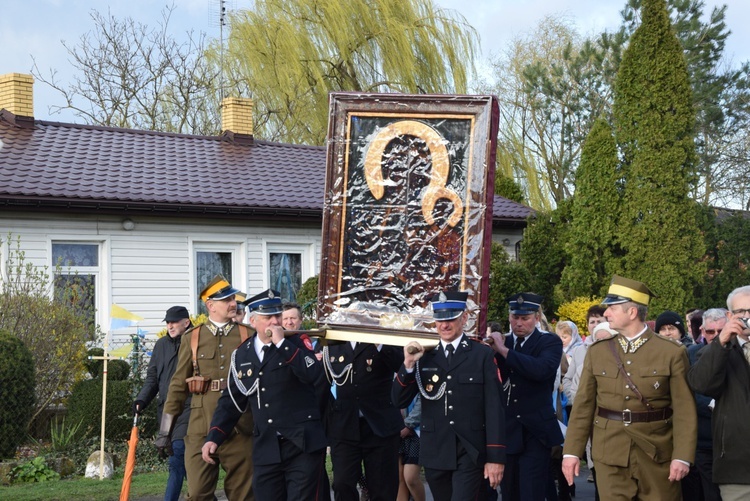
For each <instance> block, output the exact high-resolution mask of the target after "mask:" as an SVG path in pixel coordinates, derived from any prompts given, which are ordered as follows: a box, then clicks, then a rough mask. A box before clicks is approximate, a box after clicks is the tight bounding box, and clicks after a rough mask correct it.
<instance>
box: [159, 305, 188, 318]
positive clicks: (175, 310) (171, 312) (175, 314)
mask: <svg viewBox="0 0 750 501" xmlns="http://www.w3.org/2000/svg"><path fill="white" fill-rule="evenodd" d="M185 318H190V314H189V313H188V311H187V308H185V307H184V306H172V307H171V308H169V309H168V310H167V313H166V314H165V315H164V320H163V321H164V322H177V321H180V320H183V319H185Z"/></svg>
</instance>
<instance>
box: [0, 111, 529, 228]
mask: <svg viewBox="0 0 750 501" xmlns="http://www.w3.org/2000/svg"><path fill="white" fill-rule="evenodd" d="M15 118H16V117H14V116H13V115H12V114H10V113H8V112H7V111H5V110H4V111H2V114H0V180H1V181H0V205H4V206H6V207H15V208H18V209H23V208H26V209H34V208H36V209H46V210H49V209H57V210H84V209H97V210H100V211H102V212H116V213H118V214H121V213H122V212H123V211H128V212H140V213H143V212H152V213H154V214H160V215H168V214H175V215H177V214H182V215H201V214H202V215H211V216H215V217H231V216H233V215H234V216H243V217H247V216H251V215H256V216H269V215H276V216H281V217H294V218H297V219H299V218H301V219H306V220H319V219H320V218H321V217H322V208H323V192H324V185H325V164H326V152H325V149H324V148H323V147H317V146H300V145H292V144H282V143H273V142H267V141H258V140H255V141H240V140H238V141H233V140H232V137H231V135H227V136H191V135H186V134H171V133H164V132H153V131H140V130H132V129H117V128H112V127H99V126H87V125H75V124H64V123H56V122H47V121H41V120H35V121H34V122H33V126H32V124H31V123H26V124H25V125H24V123H22V122H18V123H16V120H15ZM246 138H247V137H246ZM494 203H495V207H494V210H493V216H494V220H495V224H498V223H500V224H501V225H502V224H503V223H505V224H514V223H515V224H518V223H520V222H522V221H523V220H525V219H526V217H527V216H529V215H530V214H532V213H533V210H532V209H530V208H529V207H526V206H524V205H521V204H517V203H515V202H511V201H510V200H507V199H504V198H502V197H497V196H496V197H495V202H494ZM501 221H502V222H501Z"/></svg>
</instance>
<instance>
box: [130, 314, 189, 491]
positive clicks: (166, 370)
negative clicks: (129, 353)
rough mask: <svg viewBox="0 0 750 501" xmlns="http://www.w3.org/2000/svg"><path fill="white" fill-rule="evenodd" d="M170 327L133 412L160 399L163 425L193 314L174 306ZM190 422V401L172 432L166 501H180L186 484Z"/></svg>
mask: <svg viewBox="0 0 750 501" xmlns="http://www.w3.org/2000/svg"><path fill="white" fill-rule="evenodd" d="M164 321H165V322H166V323H167V334H166V335H165V336H163V337H161V338H159V339H158V340H157V341H156V344H154V349H153V351H152V353H151V360H149V362H148V369H147V371H146V381H145V382H144V384H143V388H141V391H140V392H139V393H138V396H137V397H135V401H134V402H133V412H134V413H135V414H140V413H141V412H143V410H144V409H145V408H146V407H148V404H150V403H151V401H152V400H153V399H154V397H156V396H157V395H158V396H159V399H158V401H157V409H156V420H157V422H158V423H161V416H162V411H163V409H164V402H165V401H166V400H167V393H169V381H170V380H171V379H172V375H173V374H174V371H175V368H176V367H177V352H178V351H179V349H180V341H181V340H182V335H183V334H184V333H185V331H186V330H188V328H189V327H191V326H192V323H191V322H190V314H188V311H187V308H185V307H184V306H172V307H171V308H169V309H168V310H167V313H166V314H165V315H164ZM189 419H190V398H188V399H187V400H186V401H185V407H184V409H183V411H182V413H181V414H180V417H179V418H178V419H177V422H176V423H175V425H174V429H173V430H172V452H173V454H172V456H170V457H169V478H167V489H166V491H165V492H164V501H177V500H178V499H179V498H180V491H181V490H182V483H183V482H184V481H185V442H184V440H183V437H185V433H186V432H187V425H188V420H189Z"/></svg>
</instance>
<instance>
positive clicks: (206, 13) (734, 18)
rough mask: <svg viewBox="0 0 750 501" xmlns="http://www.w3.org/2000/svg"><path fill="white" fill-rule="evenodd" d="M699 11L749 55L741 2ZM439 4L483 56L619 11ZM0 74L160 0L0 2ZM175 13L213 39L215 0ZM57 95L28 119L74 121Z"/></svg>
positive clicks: (464, 1) (553, 0)
mask: <svg viewBox="0 0 750 501" xmlns="http://www.w3.org/2000/svg"><path fill="white" fill-rule="evenodd" d="M704 1H705V4H706V6H707V7H706V9H705V12H707V13H708V12H710V9H711V8H712V7H713V6H715V5H723V4H726V5H728V9H727V25H728V26H729V29H730V30H731V31H732V34H731V35H730V37H729V40H728V43H727V49H726V51H725V53H726V55H727V56H730V57H731V59H732V61H733V62H734V65H735V66H736V65H737V64H738V63H739V62H742V61H747V60H750V30H749V29H748V28H747V25H748V21H750V1H749V0H726V1H724V2H721V1H717V0H704ZM436 2H437V4H438V5H440V6H441V7H446V8H450V9H455V10H457V11H459V12H460V13H461V14H463V15H464V16H465V17H466V19H467V20H468V21H469V23H470V24H471V25H472V26H474V27H475V28H476V29H477V31H478V32H479V34H480V36H481V42H482V50H483V55H482V57H483V58H484V59H487V58H488V57H489V56H490V55H491V54H492V53H493V52H495V53H497V52H500V51H501V50H503V48H504V47H505V46H506V45H507V43H508V42H509V40H511V39H512V38H514V37H516V36H518V35H524V34H525V33H528V32H530V31H532V30H533V29H534V27H535V26H536V25H537V24H538V23H539V21H540V20H541V19H542V18H543V17H545V16H547V15H550V14H565V15H566V16H568V17H569V18H570V19H571V20H572V21H573V22H575V24H576V25H577V27H578V29H579V31H580V32H581V33H582V34H583V35H589V34H593V33H598V32H601V31H603V30H605V29H607V30H609V31H613V30H614V29H616V28H617V26H619V24H620V15H619V13H620V10H622V8H623V7H624V5H625V3H626V0H436ZM0 3H2V9H0V12H1V13H2V14H1V15H0V74H5V73H12V72H16V73H30V70H31V67H32V59H31V58H32V56H33V57H34V58H35V59H36V61H37V64H38V66H39V68H40V69H42V71H43V73H44V74H47V73H48V70H49V69H50V68H54V69H55V70H57V71H58V76H59V78H60V79H61V80H63V81H64V80H67V79H69V78H70V75H71V73H72V70H71V68H70V65H69V64H68V62H67V52H66V51H65V49H64V47H63V46H62V44H61V43H60V41H61V40H65V41H66V42H68V43H70V44H73V45H74V44H75V43H76V42H77V41H78V39H79V38H80V36H81V35H83V34H84V33H86V32H88V31H91V30H92V29H93V27H94V25H93V22H92V20H91V16H90V13H91V11H92V9H97V10H99V11H100V12H102V13H103V14H106V11H107V8H109V9H110V11H111V13H112V15H113V16H115V17H118V18H124V17H132V18H133V19H134V20H136V21H139V22H141V23H145V24H148V25H149V26H154V27H156V26H157V24H158V22H159V20H160V19H161V16H160V12H161V11H162V10H163V8H164V7H165V6H166V5H167V1H163V0H162V1H159V0H108V1H107V0H0ZM175 5H176V7H177V8H176V10H175V12H174V13H173V15H172V16H173V17H172V19H171V20H170V24H169V26H170V31H171V33H172V34H173V36H175V37H176V38H183V35H184V33H185V32H186V31H188V30H191V29H192V30H194V31H196V32H206V33H207V34H208V35H209V36H212V37H218V35H219V27H218V21H217V17H218V15H217V12H218V5H219V0H175ZM227 5H228V6H229V7H230V8H232V7H234V8H249V7H250V6H251V5H252V1H251V0H228V2H227ZM61 103H62V101H61V98H60V97H59V95H58V94H57V93H56V92H55V91H53V90H51V89H50V88H49V87H48V86H47V85H45V84H43V83H41V82H37V83H35V85H34V114H35V116H36V118H38V119H43V120H54V121H63V122H75V121H77V119H76V118H75V117H74V116H72V114H63V115H60V114H58V115H53V116H50V115H49V112H48V106H50V105H52V104H61Z"/></svg>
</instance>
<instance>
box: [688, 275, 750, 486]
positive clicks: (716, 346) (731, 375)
mask: <svg viewBox="0 0 750 501" xmlns="http://www.w3.org/2000/svg"><path fill="white" fill-rule="evenodd" d="M727 308H729V312H728V313H727V318H728V321H727V323H726V325H724V328H723V329H721V332H720V333H719V335H718V337H717V338H715V339H714V340H713V342H711V343H709V344H708V345H707V346H706V347H704V348H703V349H701V350H700V351H699V352H698V354H697V361H696V362H695V364H694V365H693V367H692V368H691V369H690V372H689V373H688V381H689V383H690V386H692V388H693V390H695V391H696V392H698V393H701V394H703V395H706V396H708V397H711V398H713V399H714V400H715V405H714V410H713V416H712V428H713V430H712V431H713V451H714V453H713V481H714V483H716V484H719V489H720V490H721V498H722V499H723V500H724V501H733V500H740V499H743V500H745V499H750V406H748V398H749V397H748V395H750V366H749V365H748V364H750V342H748V341H750V338H749V337H748V335H750V328H749V327H748V324H749V323H750V285H746V286H743V287H739V288H737V289H735V290H733V291H732V292H731V293H730V294H729V296H728V297H727Z"/></svg>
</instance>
